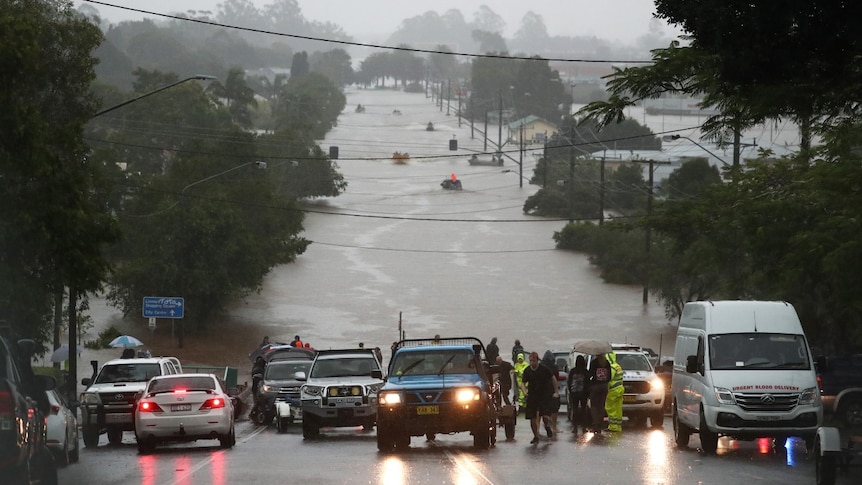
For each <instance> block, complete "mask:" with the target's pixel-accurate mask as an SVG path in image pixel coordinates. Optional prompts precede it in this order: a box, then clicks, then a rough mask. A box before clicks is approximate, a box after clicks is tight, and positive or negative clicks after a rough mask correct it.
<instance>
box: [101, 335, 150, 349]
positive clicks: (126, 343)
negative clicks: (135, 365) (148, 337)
mask: <svg viewBox="0 0 862 485" xmlns="http://www.w3.org/2000/svg"><path fill="white" fill-rule="evenodd" d="M141 345H144V343H143V342H141V341H140V340H138V339H136V338H135V337H132V336H131V335H120V336H119V337H117V338H115V339H114V340H111V343H109V344H108V346H110V347H114V348H123V349H131V348H134V347H140V346H141Z"/></svg>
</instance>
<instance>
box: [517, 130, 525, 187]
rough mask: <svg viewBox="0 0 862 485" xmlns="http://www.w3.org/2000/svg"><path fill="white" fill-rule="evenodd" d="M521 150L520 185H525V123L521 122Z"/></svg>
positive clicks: (519, 153)
mask: <svg viewBox="0 0 862 485" xmlns="http://www.w3.org/2000/svg"><path fill="white" fill-rule="evenodd" d="M518 138H519V139H520V141H521V143H520V148H521V149H520V150H518V187H523V186H524V123H521V126H520V134H519V135H518Z"/></svg>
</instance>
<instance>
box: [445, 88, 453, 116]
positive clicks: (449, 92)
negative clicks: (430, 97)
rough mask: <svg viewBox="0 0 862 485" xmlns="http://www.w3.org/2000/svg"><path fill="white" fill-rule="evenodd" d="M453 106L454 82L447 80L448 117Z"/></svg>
mask: <svg viewBox="0 0 862 485" xmlns="http://www.w3.org/2000/svg"><path fill="white" fill-rule="evenodd" d="M451 105H452V80H451V79H447V80H446V116H449V107H450V106H451Z"/></svg>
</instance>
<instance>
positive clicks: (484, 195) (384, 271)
mask: <svg viewBox="0 0 862 485" xmlns="http://www.w3.org/2000/svg"><path fill="white" fill-rule="evenodd" d="M346 94H347V108H346V110H345V112H344V113H343V114H342V116H341V117H340V119H339V125H338V127H336V128H335V129H334V130H333V131H332V132H331V133H330V134H329V135H328V136H327V138H326V140H324V141H323V142H321V143H320V144H321V146H322V147H323V148H324V150H327V149H328V147H329V146H333V145H334V146H338V147H339V152H340V157H339V158H340V159H339V162H338V163H339V166H340V169H341V172H342V173H343V174H344V176H345V179H346V180H347V181H348V183H349V186H348V189H347V191H346V192H345V193H344V194H342V195H341V196H339V197H335V198H329V199H324V200H315V201H311V202H310V203H309V204H308V205H307V206H306V207H307V209H309V211H310V212H309V213H308V216H307V219H306V224H305V227H306V232H305V237H306V238H308V239H310V240H311V241H313V244H312V245H311V246H310V248H309V250H308V251H307V252H306V253H305V254H303V255H301V256H300V257H299V258H298V259H297V262H296V263H294V264H290V265H286V266H282V267H279V268H276V269H275V270H274V271H272V273H271V274H270V275H269V276H268V277H267V279H266V282H265V284H264V288H263V291H262V292H261V293H260V294H259V295H253V296H251V297H249V298H247V299H246V300H245V301H244V302H242V303H239V304H237V305H235V306H234V307H233V308H231V309H230V310H229V313H230V318H231V319H232V320H234V321H235V323H237V324H254V325H260V326H263V327H264V328H265V329H266V331H267V332H268V333H269V335H270V336H271V337H273V338H274V339H284V340H288V341H289V340H290V339H291V338H292V337H293V335H294V334H299V335H301V336H302V337H303V340H304V341H307V342H311V344H312V345H315V346H317V347H318V348H334V347H339V346H345V345H350V346H353V345H356V344H357V343H359V342H363V343H365V344H366V346H377V345H379V346H380V347H381V348H383V349H384V353H386V352H385V351H386V350H388V347H389V344H390V343H391V342H393V341H394V340H396V339H397V338H398V328H399V315H400V318H401V319H402V328H403V330H404V332H405V334H406V336H407V337H408V338H418V337H429V336H432V335H434V334H438V333H439V334H441V335H450V336H453V335H456V336H460V335H471V336H477V337H479V338H481V339H483V340H484V341H486V342H487V341H488V340H490V338H491V337H493V336H497V337H498V338H499V340H500V344H501V345H500V346H501V349H502V350H503V351H504V352H503V354H504V355H507V352H505V351H506V350H508V348H509V347H510V346H511V345H512V343H513V341H514V339H516V338H520V339H521V342H522V343H523V345H524V347H525V348H527V349H528V350H536V351H543V350H545V349H552V348H569V347H570V346H571V345H572V343H573V342H574V341H575V340H578V339H581V338H602V339H607V340H610V341H614V342H633V343H638V344H641V345H644V346H648V347H651V348H653V349H655V350H656V351H658V350H659V346H660V344H661V346H662V352H661V353H662V354H671V353H672V345H673V344H672V342H673V339H674V336H675V333H674V330H675V325H668V322H667V320H666V319H665V317H664V311H663V308H662V307H661V305H660V304H658V303H656V302H651V303H650V304H649V305H647V306H644V305H642V303H641V298H642V289H641V288H640V287H628V286H619V285H609V284H605V283H603V282H602V280H601V279H600V278H599V277H598V276H597V275H596V271H595V269H594V268H592V267H591V266H590V264H589V262H588V261H587V258H586V256H585V255H583V254H579V253H575V252H569V251H561V250H556V249H554V241H553V239H552V236H553V233H554V232H555V231H559V230H561V229H562V227H563V226H564V225H565V221H559V220H552V221H548V220H543V219H541V218H536V217H530V216H525V215H524V214H523V212H522V207H523V204H524V201H525V200H526V198H527V197H528V196H529V195H530V194H532V193H534V192H535V190H537V187H535V186H531V185H529V184H527V183H526V182H525V184H524V187H523V188H521V187H519V186H518V182H519V180H518V173H517V170H518V166H517V165H516V164H515V163H514V162H512V161H511V160H507V161H506V164H505V166H503V167H490V166H470V165H469V164H468V162H467V158H468V157H469V155H470V154H471V153H472V152H471V151H470V150H482V146H483V145H482V141H481V139H480V135H479V133H478V132H476V135H475V136H476V138H475V139H471V129H470V126H469V123H468V122H467V121H466V120H462V122H461V126H460V127H459V126H458V124H459V123H458V118H457V117H456V116H455V115H454V113H455V109H454V107H453V108H452V109H451V111H450V112H451V113H452V114H451V115H447V114H446V111H447V108H446V106H443V108H442V110H441V108H440V107H438V106H435V104H434V103H433V102H432V100H431V99H428V98H426V97H425V95H424V94H408V93H403V92H397V91H389V90H357V89H355V88H352V89H349V90H348V91H347V93H346ZM359 103H361V104H362V105H363V106H365V107H366V111H365V112H364V113H355V112H354V109H353V108H354V107H355V106H356V105H357V104H359ZM394 110H398V111H400V113H401V114H400V115H398V114H393V111H394ZM428 122H432V123H433V124H434V126H435V131H426V130H425V127H426V125H427V124H428ZM477 128H481V127H480V126H477ZM489 132H490V133H491V137H492V139H496V136H497V128H496V127H495V126H491V127H489ZM505 136H506V134H505V130H504V133H503V137H504V139H505ZM453 137H456V138H457V139H458V143H459V149H460V150H459V151H458V152H451V151H449V150H448V142H449V140H450V139H451V138H453ZM489 146H491V145H489ZM510 149H514V147H511V148H509V147H508V146H507V147H506V150H510ZM395 151H399V152H402V153H403V152H407V153H409V154H410V157H411V158H410V160H409V161H408V162H407V163H406V164H396V163H393V161H392V159H391V157H392V154H393V152H395ZM539 152H540V150H536V152H535V153H536V154H539ZM511 155H512V156H513V158H515V159H518V154H517V152H516V151H513V152H512V153H511ZM535 161H536V159H535V158H534V157H533V155H532V154H531V153H528V154H527V156H526V157H525V159H524V176H525V177H527V178H529V176H531V175H532V170H533V167H534V166H535ZM507 169H509V170H513V172H508V173H507V172H504V171H503V170H507ZM452 174H455V176H456V177H457V178H458V179H460V180H461V182H462V185H463V190H461V191H454V190H452V191H450V190H444V189H443V188H442V187H441V186H440V183H441V182H442V181H443V180H444V179H445V178H447V177H451V176H452ZM662 336H663V337H662Z"/></svg>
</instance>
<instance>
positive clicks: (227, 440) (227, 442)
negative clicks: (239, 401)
mask: <svg viewBox="0 0 862 485" xmlns="http://www.w3.org/2000/svg"><path fill="white" fill-rule="evenodd" d="M218 442H219V446H220V447H221V448H222V449H227V448H232V447H233V445H234V443H235V442H236V436H235V435H234V429H233V426H231V427H230V431H228V433H227V434H226V435H224V436H219V439H218Z"/></svg>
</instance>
